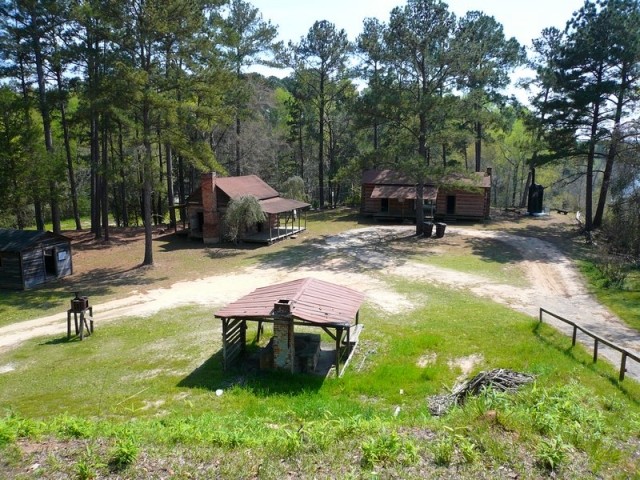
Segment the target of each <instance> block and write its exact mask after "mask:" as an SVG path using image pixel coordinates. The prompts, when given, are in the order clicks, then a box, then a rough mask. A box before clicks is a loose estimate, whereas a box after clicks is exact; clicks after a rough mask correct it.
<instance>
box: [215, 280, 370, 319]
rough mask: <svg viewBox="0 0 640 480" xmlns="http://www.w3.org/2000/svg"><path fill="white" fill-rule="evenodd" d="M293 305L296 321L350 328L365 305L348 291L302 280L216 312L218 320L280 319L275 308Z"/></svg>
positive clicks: (266, 289) (258, 292)
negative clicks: (285, 301)
mask: <svg viewBox="0 0 640 480" xmlns="http://www.w3.org/2000/svg"><path fill="white" fill-rule="evenodd" d="M283 300H287V301H290V302H291V316H292V317H293V318H294V319H297V320H300V321H303V322H308V323H310V324H315V325H327V326H329V325H333V326H343V327H348V326H350V325H353V324H354V323H355V318H356V316H357V314H358V310H359V309H360V305H362V302H363V301H364V295H363V294H362V293H360V292H356V291H355V290H352V289H350V288H347V287H342V286H340V285H335V284H333V283H329V282H325V281H323V280H318V279H316V278H301V279H299V280H292V281H290V282H285V283H279V284H277V285H270V286H268V287H262V288H258V289H256V290H254V291H253V292H251V293H250V294H248V295H245V296H244V297H242V298H240V299H238V300H236V301H235V302H233V303H230V304H229V305H227V306H226V307H224V308H223V309H221V310H219V311H217V312H216V313H215V316H216V317H218V318H236V319H255V320H258V319H261V318H269V317H274V316H277V315H275V314H274V304H275V303H277V302H281V301H283Z"/></svg>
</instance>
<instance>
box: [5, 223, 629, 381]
mask: <svg viewBox="0 0 640 480" xmlns="http://www.w3.org/2000/svg"><path fill="white" fill-rule="evenodd" d="M414 231H415V227H413V226H393V227H382V226H376V227H367V228H359V229H355V230H350V231H347V232H344V233H342V234H340V235H336V236H333V237H330V238H327V239H324V240H318V241H317V242H316V244H315V245H314V247H315V248H316V250H317V252H318V255H317V256H316V257H315V258H314V259H313V262H305V263H304V264H303V265H301V266H291V265H288V266H285V265H279V264H273V265H266V266H264V265H262V266H260V267H259V268H258V267H251V268H247V269H244V270H242V271H239V272H234V273H229V274H227V275H224V276H212V277H208V278H204V279H198V280H193V281H186V282H179V283H176V284H174V285H172V286H171V287H170V288H159V289H153V290H148V291H146V292H144V293H137V292H134V294H133V295H131V296H129V297H126V298H123V299H120V300H115V301H111V302H107V303H104V304H100V305H94V312H95V318H96V325H97V327H96V328H99V325H100V324H102V323H105V322H108V321H111V320H114V319H117V318H121V317H125V316H144V315H151V314H154V313H156V312H158V311H160V310H163V309H167V308H175V307H177V306H180V305H187V304H200V305H206V306H211V307H217V306H222V305H224V304H226V303H228V302H231V301H233V300H235V299H237V298H239V297H241V296H242V295H246V294H247V293H249V292H251V291H252V290H254V289H255V288H258V287H262V286H265V285H269V284H272V283H277V282H282V281H287V280H292V279H295V278H301V277H306V276H313V277H315V278H320V279H324V280H329V281H332V282H335V283H338V284H341V285H346V286H351V287H352V288H356V289H358V290H360V291H362V292H363V293H365V295H366V297H367V301H369V302H371V303H374V304H376V305H377V306H379V307H380V308H381V309H385V310H387V311H389V312H390V313H397V312H400V311H406V310H410V309H412V308H413V304H412V303H411V301H410V300H409V299H408V298H406V297H404V296H402V295H401V294H398V293H396V292H394V291H393V290H392V289H390V288H388V285H387V284H386V282H385V281H384V280H383V279H384V277H385V276H386V275H393V276H400V277H406V278H411V279H414V280H418V281H424V282H429V283H437V284H442V285H445V286H447V287H449V288H455V289H462V290H466V291H468V292H470V293H471V294H473V295H477V296H479V297H483V298H491V299H492V300H494V301H495V302H498V303H501V304H504V305H507V306H508V307H510V308H513V309H514V310H517V311H520V312H523V313H526V314H527V315H531V316H533V317H537V316H538V312H539V309H540V307H542V308H545V309H547V310H549V311H551V312H554V313H556V314H558V315H560V316H563V317H565V318H568V319H570V320H574V321H576V322H578V323H579V324H581V325H582V326H584V327H585V328H587V329H589V330H591V331H593V332H594V333H597V334H599V335H601V336H603V337H604V338H606V339H609V340H611V341H613V342H616V343H618V344H620V345H621V346H624V347H625V348H627V349H629V350H632V351H635V352H636V353H637V352H640V334H639V333H638V332H637V331H635V330H633V329H630V328H628V327H627V326H625V325H624V324H623V323H622V322H621V321H620V320H619V319H618V318H617V317H616V316H615V315H613V314H612V313H611V312H609V311H608V310H607V309H606V308H605V307H603V306H602V305H600V304H599V303H598V302H597V301H596V300H595V299H594V298H593V297H591V296H590V295H589V294H588V293H587V291H586V288H585V285H584V283H583V281H582V279H581V277H580V275H579V273H578V272H577V270H576V268H575V267H574V266H573V264H572V263H571V261H570V260H569V259H568V258H567V257H565V256H564V255H563V254H562V253H561V252H560V251H559V250H558V249H557V248H555V247H554V246H553V245H552V244H551V243H549V242H546V241H544V240H540V239H536V238H529V237H523V236H517V235H512V234H507V233H504V232H499V231H490V230H478V229H474V228H455V227H454V228H451V227H448V229H447V236H453V237H455V236H462V237H475V238H491V239H493V240H496V241H499V242H503V243H505V244H508V245H509V246H511V247H513V248H515V249H517V250H518V252H519V253H520V254H521V255H522V257H523V259H524V260H523V261H522V262H521V264H520V267H521V271H523V272H525V275H526V276H527V280H528V282H526V283H527V286H515V285H512V284H505V283H500V282H498V281H495V280H492V279H489V278H485V277H483V276H480V275H474V274H467V273H463V272H459V271H454V270H449V269H445V268H441V267H436V266H434V265H429V264H428V263H417V262H412V261H410V260H407V259H406V258H404V259H402V261H399V258H398V257H397V256H396V255H392V254H390V253H389V250H388V249H386V248H381V246H383V245H384V243H386V242H389V241H392V240H398V239H401V238H404V237H407V238H409V237H411V236H412V235H413V233H414ZM371 271H379V272H382V273H384V274H386V275H371V274H370V273H369V272H371ZM545 321H547V319H545ZM548 321H549V323H551V324H553V325H554V326H556V327H557V328H559V329H560V330H561V331H563V332H566V333H567V334H568V335H570V334H571V327H569V326H567V325H565V324H563V323H561V322H559V321H557V320H552V319H551V318H548ZM62 334H66V313H60V314H56V315H52V316H49V317H43V318H38V319H34V320H30V321H26V322H20V323H17V324H13V325H9V326H6V327H3V328H0V351H2V350H4V349H7V348H11V347H13V346H15V345H18V344H20V343H21V342H23V341H24V340H27V339H30V338H34V337H40V336H46V335H62ZM578 338H579V339H580V341H584V342H585V344H588V345H589V346H590V347H591V346H592V345H593V341H592V340H591V339H589V338H588V337H586V336H585V338H580V334H579V335H578ZM599 351H600V355H601V356H602V357H606V358H607V359H609V360H610V361H611V362H612V363H613V364H614V365H616V368H617V366H618V365H619V362H620V354H619V353H618V352H616V351H614V350H612V349H610V348H608V347H606V346H604V345H601V346H600V349H599ZM1 369H2V366H1V365H0V373H1V371H2V370H1ZM627 369H628V372H627V374H628V375H629V376H632V377H634V378H636V379H640V365H638V364H637V363H635V362H634V361H632V360H629V361H628V362H627Z"/></svg>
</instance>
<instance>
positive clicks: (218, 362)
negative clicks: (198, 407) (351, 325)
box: [177, 350, 324, 397]
mask: <svg viewBox="0 0 640 480" xmlns="http://www.w3.org/2000/svg"><path fill="white" fill-rule="evenodd" d="M222 358H223V356H222V350H219V351H218V352H216V353H215V354H213V355H212V356H211V357H209V358H208V359H207V360H205V362H204V363H203V364H202V365H200V366H199V367H198V368H196V369H195V370H194V371H193V372H191V373H190V374H189V375H187V376H186V377H185V378H183V379H182V380H180V382H179V383H178V385H177V386H178V387H187V388H201V389H206V390H211V391H216V390H218V389H222V390H223V391H224V390H226V389H229V388H231V387H241V388H243V389H244V390H248V391H250V392H251V393H253V394H254V395H256V396H259V397H269V396H271V395H282V394H285V395H298V394H303V393H306V392H309V391H318V390H319V389H320V387H321V386H322V383H323V382H324V377H323V376H319V375H312V374H304V373H288V372H278V371H264V370H260V369H259V361H258V359H257V357H256V356H255V350H254V351H253V354H252V352H251V351H249V352H247V354H246V355H245V356H244V357H240V358H239V359H238V360H237V361H236V363H235V365H234V366H232V367H231V368H229V369H227V370H224V369H223V368H222Z"/></svg>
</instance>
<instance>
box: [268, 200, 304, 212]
mask: <svg viewBox="0 0 640 480" xmlns="http://www.w3.org/2000/svg"><path fill="white" fill-rule="evenodd" d="M260 206H261V207H262V211H263V212H264V213H271V214H275V213H282V212H290V211H291V210H296V209H299V208H306V207H309V206H310V204H308V203H304V202H299V201H298V200H291V199H289V198H282V197H276V198H268V199H267V200H260Z"/></svg>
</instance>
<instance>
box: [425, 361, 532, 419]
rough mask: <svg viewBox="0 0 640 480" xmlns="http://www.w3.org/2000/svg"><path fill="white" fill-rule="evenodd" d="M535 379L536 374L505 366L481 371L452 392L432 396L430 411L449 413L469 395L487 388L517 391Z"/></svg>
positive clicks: (435, 413) (476, 393)
mask: <svg viewBox="0 0 640 480" xmlns="http://www.w3.org/2000/svg"><path fill="white" fill-rule="evenodd" d="M534 379H535V376H534V375H529V374H526V373H520V372H514V371H513V370H507V369H504V368H498V369H495V370H490V371H488V372H480V373H479V374H478V375H476V376H475V377H473V378H472V379H471V380H467V381H466V382H463V383H461V384H459V385H456V386H455V387H453V390H452V391H451V393H450V394H447V395H434V396H433V397H430V398H429V411H430V412H431V415H434V416H437V417H439V416H441V415H444V414H445V413H447V412H448V411H449V409H450V408H451V407H452V406H453V405H462V404H463V403H464V401H465V399H466V398H467V396H469V395H478V394H480V393H481V392H482V391H483V390H484V389H487V388H491V389H493V390H496V391H499V392H515V391H516V390H517V389H518V388H520V387H521V386H522V385H526V384H527V383H531V382H533V380H534Z"/></svg>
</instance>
